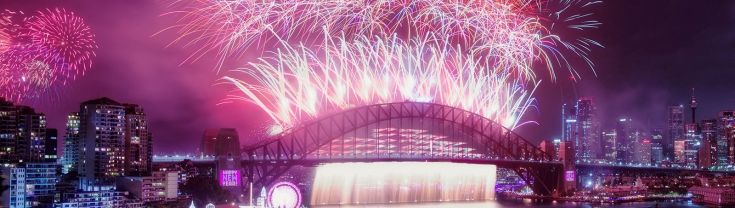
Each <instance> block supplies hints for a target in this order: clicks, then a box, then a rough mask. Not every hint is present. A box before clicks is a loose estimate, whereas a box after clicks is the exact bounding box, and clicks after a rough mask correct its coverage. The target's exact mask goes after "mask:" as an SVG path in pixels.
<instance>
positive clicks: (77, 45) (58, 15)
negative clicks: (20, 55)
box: [26, 8, 97, 84]
mask: <svg viewBox="0 0 735 208" xmlns="http://www.w3.org/2000/svg"><path fill="white" fill-rule="evenodd" d="M26 24H27V28H28V36H29V38H30V43H31V44H33V45H36V46H39V47H42V48H43V49H45V50H44V51H46V52H48V53H53V54H58V55H59V56H60V57H61V59H62V62H63V63H65V64H68V67H64V70H59V71H58V73H59V74H58V76H59V78H60V81H61V82H62V83H63V84H66V82H67V80H74V79H76V76H77V75H84V72H85V71H86V70H87V69H89V68H90V67H91V66H92V58H93V57H95V56H96V53H95V49H97V42H96V41H95V37H94V34H93V33H92V30H91V29H90V28H89V26H87V24H86V23H85V22H84V19H82V18H81V17H79V16H77V15H76V14H74V12H70V11H67V10H65V9H61V8H56V9H46V10H45V11H39V12H37V13H36V15H35V16H33V17H31V18H29V19H28V22H27V23H26Z"/></svg>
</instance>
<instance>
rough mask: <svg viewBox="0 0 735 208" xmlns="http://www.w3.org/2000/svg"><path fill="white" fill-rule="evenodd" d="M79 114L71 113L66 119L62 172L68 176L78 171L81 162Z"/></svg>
mask: <svg viewBox="0 0 735 208" xmlns="http://www.w3.org/2000/svg"><path fill="white" fill-rule="evenodd" d="M80 122H81V121H80V120H79V112H74V113H70V114H69V115H68V116H67V117H66V136H64V153H63V155H62V158H61V165H62V172H63V173H64V174H67V173H69V172H71V171H76V169H77V167H76V165H77V161H79V160H80V159H81V158H80V156H81V155H80V154H79V152H81V151H80V150H79V147H80V146H81V143H80V140H81V138H79V123H80Z"/></svg>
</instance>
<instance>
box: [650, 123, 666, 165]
mask: <svg viewBox="0 0 735 208" xmlns="http://www.w3.org/2000/svg"><path fill="white" fill-rule="evenodd" d="M665 145H666V144H665V143H664V136H663V133H662V132H661V130H660V129H654V130H653V131H651V163H653V164H655V165H661V164H663V162H664V159H665V156H664V149H663V148H664V146H665Z"/></svg>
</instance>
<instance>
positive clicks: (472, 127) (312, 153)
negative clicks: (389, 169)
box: [243, 102, 561, 194]
mask: <svg viewBox="0 0 735 208" xmlns="http://www.w3.org/2000/svg"><path fill="white" fill-rule="evenodd" d="M404 121H406V122H408V123H410V124H405V122H404ZM409 121H410V122H409ZM415 121H418V123H419V124H418V126H417V124H416V123H415ZM396 122H397V124H396ZM422 125H429V126H430V128H422V127H426V126H422ZM416 127H419V128H416ZM404 131H407V133H406V134H405V135H404ZM432 131H434V132H432ZM350 134H352V135H350ZM424 136H425V137H424ZM426 145H428V146H429V147H426ZM434 146H437V147H436V148H435V147H434ZM435 150H440V151H435ZM243 154H244V155H243V156H244V159H245V164H244V165H245V166H246V167H249V168H247V172H246V175H247V176H248V177H249V179H250V180H252V182H253V183H254V184H256V185H263V186H265V185H268V184H270V183H272V182H274V181H275V179H276V178H277V176H279V175H281V174H283V173H284V172H286V171H287V170H288V169H289V168H290V167H292V166H294V165H299V164H302V165H303V164H306V163H309V164H319V163H326V162H350V161H452V162H464V163H487V164H499V165H501V167H503V166H505V167H508V168H513V169H514V170H516V172H519V174H526V175H527V177H526V178H524V179H526V180H527V182H528V183H531V181H538V180H541V179H539V178H538V177H536V176H532V175H540V174H542V173H540V172H532V171H530V169H531V168H530V167H531V166H534V165H544V164H546V165H551V166H553V167H554V170H553V171H554V174H558V173H557V172H560V171H561V170H560V169H561V168H560V166H561V165H560V163H559V162H557V161H556V159H555V158H554V157H553V156H551V155H549V154H547V153H546V152H544V151H542V150H541V149H540V148H538V147H536V146H535V145H533V144H532V143H530V142H528V141H527V140H525V139H524V138H522V137H521V136H519V135H518V134H516V133H514V132H513V131H511V130H510V129H508V128H505V127H503V126H502V125H500V124H498V123H497V122H495V121H492V120H490V119H487V118H485V117H483V116H481V115H478V114H476V113H472V112H469V111H466V110H463V109H460V108H455V107H451V106H446V105H441V104H435V103H421V102H397V103H386V104H375V105H367V106H361V107H356V108H352V109H348V110H344V111H341V112H337V113H333V114H329V115H326V116H322V117H320V118H317V119H314V120H312V121H308V122H305V123H303V124H301V125H299V126H296V127H294V128H291V129H288V130H286V131H284V132H283V133H281V134H279V135H276V136H274V137H272V138H270V139H268V140H265V141H263V142H260V143H257V144H254V145H251V146H249V147H246V148H245V149H244V152H243ZM544 180H549V179H544ZM554 180H555V179H554ZM553 187H556V185H546V184H542V186H539V187H538V188H539V191H541V192H545V193H546V194H548V193H549V192H551V191H552V189H554V188H553Z"/></svg>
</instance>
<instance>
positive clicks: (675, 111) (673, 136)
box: [663, 105, 684, 160]
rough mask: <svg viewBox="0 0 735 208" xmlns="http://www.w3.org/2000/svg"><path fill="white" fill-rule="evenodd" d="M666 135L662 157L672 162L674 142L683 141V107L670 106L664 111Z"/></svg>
mask: <svg viewBox="0 0 735 208" xmlns="http://www.w3.org/2000/svg"><path fill="white" fill-rule="evenodd" d="M666 115H667V120H666V127H667V129H666V135H664V148H663V150H664V156H665V157H666V158H667V160H674V155H675V154H674V142H676V141H680V140H684V105H672V106H669V107H668V108H667V111H666Z"/></svg>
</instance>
